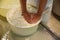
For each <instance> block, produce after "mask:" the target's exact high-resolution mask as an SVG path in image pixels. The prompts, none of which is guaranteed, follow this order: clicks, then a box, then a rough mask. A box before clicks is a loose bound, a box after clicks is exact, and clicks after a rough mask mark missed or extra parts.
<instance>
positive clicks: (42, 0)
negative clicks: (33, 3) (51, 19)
mask: <svg viewBox="0 0 60 40" xmlns="http://www.w3.org/2000/svg"><path fill="white" fill-rule="evenodd" d="M46 3H47V0H40V3H39V10H38V14H40V15H41V14H42V12H43V10H44V8H45V6H46Z"/></svg>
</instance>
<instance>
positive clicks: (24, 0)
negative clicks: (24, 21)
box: [20, 0, 26, 12]
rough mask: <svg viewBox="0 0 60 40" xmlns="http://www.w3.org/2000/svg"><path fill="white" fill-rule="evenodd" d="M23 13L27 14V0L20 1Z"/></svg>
mask: <svg viewBox="0 0 60 40" xmlns="http://www.w3.org/2000/svg"><path fill="white" fill-rule="evenodd" d="M20 4H21V8H22V11H24V12H26V0H20Z"/></svg>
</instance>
